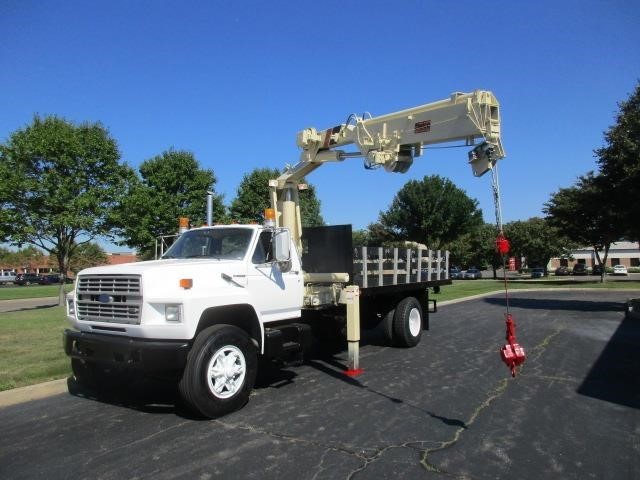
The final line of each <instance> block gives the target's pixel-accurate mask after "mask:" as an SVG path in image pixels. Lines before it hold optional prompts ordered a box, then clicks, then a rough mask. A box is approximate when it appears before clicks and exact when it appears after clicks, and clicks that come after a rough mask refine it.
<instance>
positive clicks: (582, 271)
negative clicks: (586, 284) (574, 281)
mask: <svg viewBox="0 0 640 480" xmlns="http://www.w3.org/2000/svg"><path fill="white" fill-rule="evenodd" d="M572 273H573V274H574V275H589V271H588V270H587V266H586V265H585V264H584V263H576V264H575V265H574V266H573V272H572Z"/></svg>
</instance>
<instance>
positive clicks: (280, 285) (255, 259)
mask: <svg viewBox="0 0 640 480" xmlns="http://www.w3.org/2000/svg"><path fill="white" fill-rule="evenodd" d="M271 235H272V234H271V232H269V231H264V232H261V233H260V236H259V238H258V242H257V243H256V247H255V250H254V252H253V255H252V257H251V261H250V264H249V269H248V275H247V280H248V282H247V284H248V290H249V293H250V295H251V298H252V299H253V302H254V306H255V307H256V308H257V309H258V311H259V313H260V315H261V317H262V321H263V322H270V321H276V320H283V319H287V318H297V317H299V316H300V309H301V307H302V291H303V281H302V269H301V266H300V260H299V259H298V256H297V254H296V252H295V250H294V249H293V248H292V252H291V262H292V264H291V268H290V269H289V271H287V272H283V271H282V270H281V268H280V267H279V266H278V263H277V262H275V261H273V254H272V252H271Z"/></svg>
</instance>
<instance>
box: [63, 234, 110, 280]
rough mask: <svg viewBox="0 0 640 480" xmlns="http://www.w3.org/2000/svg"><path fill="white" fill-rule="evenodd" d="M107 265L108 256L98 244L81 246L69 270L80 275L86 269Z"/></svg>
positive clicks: (76, 251)
mask: <svg viewBox="0 0 640 480" xmlns="http://www.w3.org/2000/svg"><path fill="white" fill-rule="evenodd" d="M106 263H107V254H106V253H105V251H104V250H103V249H102V248H101V247H100V245H98V244H97V243H93V242H92V243H85V244H82V245H79V246H78V248H76V250H75V251H74V252H73V256H72V257H71V262H70V265H69V269H70V270H71V271H72V272H73V273H76V274H77V273H78V272H79V271H80V270H84V269H85V268H90V267H96V266H98V265H104V264H106Z"/></svg>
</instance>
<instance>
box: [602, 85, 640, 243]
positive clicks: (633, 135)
mask: <svg viewBox="0 0 640 480" xmlns="http://www.w3.org/2000/svg"><path fill="white" fill-rule="evenodd" d="M618 108H619V110H618V114H617V115H616V123H615V125H613V126H611V127H610V128H609V129H608V130H607V131H606V132H605V134H604V138H605V142H606V145H605V146H604V147H602V148H599V149H597V150H596V151H595V154H596V156H597V157H598V164H599V166H600V173H601V174H602V175H603V176H605V177H606V178H607V179H608V182H609V184H610V185H609V188H608V192H607V193H608V202H609V203H611V204H612V205H613V208H614V210H615V211H617V212H619V213H620V220H619V221H620V222H621V226H622V227H623V229H624V232H625V236H626V237H627V238H629V239H630V240H640V222H639V221H638V219H639V218H640V82H638V84H637V85H636V88H635V91H634V92H633V93H632V94H631V95H630V97H629V98H628V99H627V100H626V101H623V102H620V103H619V104H618Z"/></svg>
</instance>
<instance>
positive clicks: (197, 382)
mask: <svg viewBox="0 0 640 480" xmlns="http://www.w3.org/2000/svg"><path fill="white" fill-rule="evenodd" d="M257 364H258V359H257V351H256V347H255V346H254V344H253V342H252V341H251V339H250V338H249V336H248V335H247V334H246V332H245V331H244V330H241V329H239V328H238V327H234V326H232V325H214V326H213V327H209V328H206V329H205V330H203V331H202V332H200V334H198V336H197V337H196V340H195V342H194V343H193V347H192V348H191V351H190V352H189V356H188V358H187V365H186V367H185V369H184V372H183V374H182V378H181V379H180V382H179V384H178V388H179V390H180V395H181V396H182V399H183V400H184V402H185V403H186V404H187V406H188V407H190V408H191V409H192V410H194V411H196V412H198V413H200V414H202V415H203V416H205V417H208V418H215V417H219V416H222V415H225V414H227V413H230V412H233V411H234V410H238V409H239V408H241V407H243V406H244V405H245V404H246V403H247V401H248V400H249V395H250V393H251V390H252V388H253V384H254V382H255V379H256V371H257Z"/></svg>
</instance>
